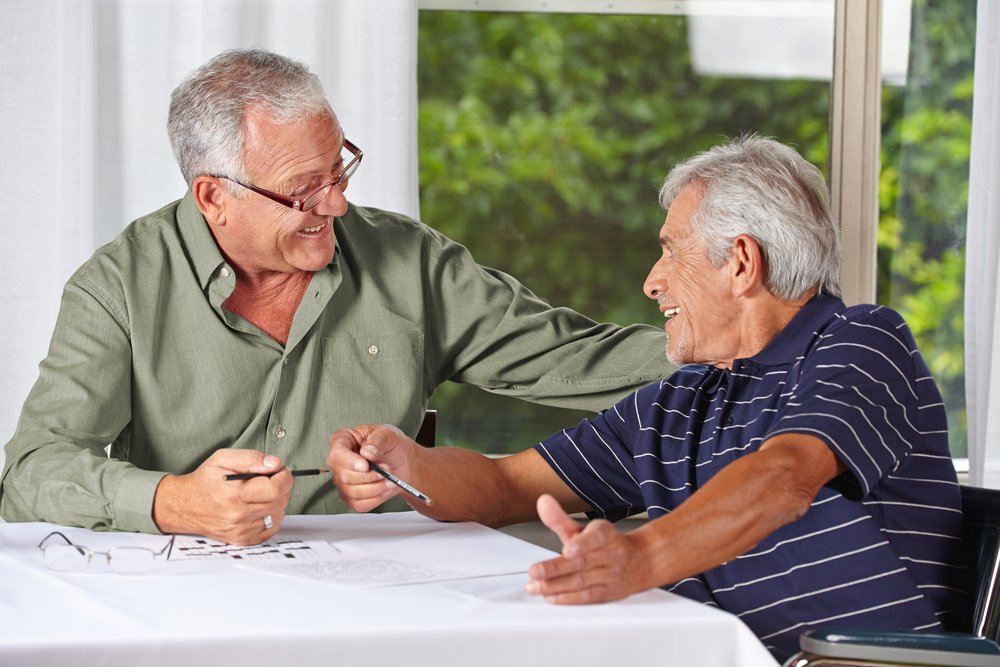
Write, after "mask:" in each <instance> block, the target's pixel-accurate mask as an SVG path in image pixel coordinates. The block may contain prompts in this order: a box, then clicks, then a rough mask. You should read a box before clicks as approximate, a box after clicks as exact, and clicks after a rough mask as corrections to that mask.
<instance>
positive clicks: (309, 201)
mask: <svg viewBox="0 0 1000 667" xmlns="http://www.w3.org/2000/svg"><path fill="white" fill-rule="evenodd" d="M344 152H345V153H347V156H346V158H345V159H349V160H350V161H349V162H348V163H347V166H346V167H344V171H343V172H341V174H340V177H339V178H338V179H337V182H336V183H330V184H329V185H327V186H325V187H322V188H320V189H319V190H317V191H316V192H314V193H312V194H311V195H309V196H308V197H306V199H305V200H304V201H303V202H302V210H303V211H308V210H309V209H311V208H314V207H315V206H317V205H318V204H319V203H320V202H321V201H323V200H324V199H326V196H327V195H328V194H330V188H332V187H333V186H334V185H340V186H343V185H344V184H345V183H347V179H349V178H350V177H351V176H353V175H354V172H356V171H357V170H358V167H359V166H361V160H360V159H359V158H358V157H357V156H355V155H352V154H351V153H349V152H348V151H346V150H345V151H344Z"/></svg>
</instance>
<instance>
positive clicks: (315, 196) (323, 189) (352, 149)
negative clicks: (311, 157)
mask: <svg viewBox="0 0 1000 667" xmlns="http://www.w3.org/2000/svg"><path fill="white" fill-rule="evenodd" d="M344 150H346V151H347V152H349V153H350V154H351V155H352V156H353V157H352V158H351V160H350V162H348V163H347V164H346V165H344V168H343V169H342V170H341V171H340V175H338V176H337V178H335V179H333V180H332V181H329V182H328V183H324V184H323V185H321V186H319V187H318V188H316V189H315V190H313V191H312V192H310V193H309V194H307V195H306V196H305V197H303V198H302V199H295V198H293V197H286V196H285V195H280V194H278V193H277V192H271V191H270V190H265V189H264V188H258V187H257V186H256V185H253V184H251V183H244V182H243V181H238V180H236V179H235V178H230V177H229V176H220V175H217V174H211V175H212V176H213V177H214V178H224V179H226V180H227V181H230V182H232V183H235V184H236V185H242V186H243V187H245V188H246V189H247V190H251V191H253V192H256V193H257V194H259V195H261V196H263V197H267V198H268V199H270V200H271V201H276V202H278V203H279V204H281V205H282V206H287V207H288V208H290V209H292V210H294V211H308V210H309V209H312V208H315V207H316V206H317V205H318V204H319V203H320V202H321V201H323V200H324V199H326V196H327V195H328V194H330V188H332V187H333V186H335V185H341V186H342V185H344V184H345V183H347V180H348V179H349V178H350V177H351V176H353V175H354V172H356V171H357V170H358V167H360V166H361V158H363V157H364V155H365V154H364V151H362V150H361V149H360V148H358V147H357V146H355V145H354V144H353V143H351V142H350V141H349V140H348V139H347V138H346V137H345V138H344Z"/></svg>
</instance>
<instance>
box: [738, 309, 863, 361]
mask: <svg viewBox="0 0 1000 667" xmlns="http://www.w3.org/2000/svg"><path fill="white" fill-rule="evenodd" d="M843 309H844V302H843V301H841V300H840V299H839V298H837V297H835V296H830V295H828V294H817V295H815V296H814V297H813V298H811V299H809V301H807V302H806V304H805V305H804V306H802V308H800V309H799V312H797V313H796V314H795V316H794V317H793V318H792V319H791V321H789V323H788V324H786V325H785V328H784V329H782V330H781V331H779V332H778V335H777V336H775V337H774V338H773V339H772V340H771V342H770V343H768V344H767V346H765V347H764V349H763V350H761V351H760V352H758V353H757V354H755V355H754V356H752V357H750V360H751V361H753V362H755V363H758V364H762V365H764V366H775V365H779V364H787V363H788V362H789V361H790V360H794V359H795V358H796V357H798V356H800V355H802V354H803V353H804V352H805V351H806V348H808V346H809V344H810V343H811V341H812V340H813V336H814V335H815V334H816V332H817V331H818V330H819V328H820V327H821V326H823V324H824V323H825V322H827V321H828V320H829V319H830V317H832V316H833V314H834V313H836V312H838V311H841V310H843Z"/></svg>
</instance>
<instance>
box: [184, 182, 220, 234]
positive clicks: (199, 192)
mask: <svg viewBox="0 0 1000 667" xmlns="http://www.w3.org/2000/svg"><path fill="white" fill-rule="evenodd" d="M191 192H192V194H194V201H195V203H196V204H197V205H198V210H200V211H201V214H202V215H203V216H205V220H207V221H208V224H209V225H212V226H222V225H225V224H226V204H225V197H224V196H223V194H224V193H223V185H222V183H221V182H220V181H219V179H217V178H215V177H214V176H205V175H201V176H198V177H197V178H195V179H194V182H193V183H192V184H191Z"/></svg>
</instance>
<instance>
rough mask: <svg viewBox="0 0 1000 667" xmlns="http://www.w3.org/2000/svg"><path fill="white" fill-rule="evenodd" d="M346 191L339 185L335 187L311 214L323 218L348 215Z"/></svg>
mask: <svg viewBox="0 0 1000 667" xmlns="http://www.w3.org/2000/svg"><path fill="white" fill-rule="evenodd" d="M344 189H345V188H343V187H341V186H339V185H334V186H333V187H332V188H330V191H329V192H327V193H326V196H325V197H323V199H322V200H321V201H320V203H318V204H316V206H315V207H314V208H313V209H312V211H311V213H314V214H316V215H320V216H323V217H330V216H334V217H336V216H341V215H344V214H345V213H347V197H346V196H345V195H344Z"/></svg>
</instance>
